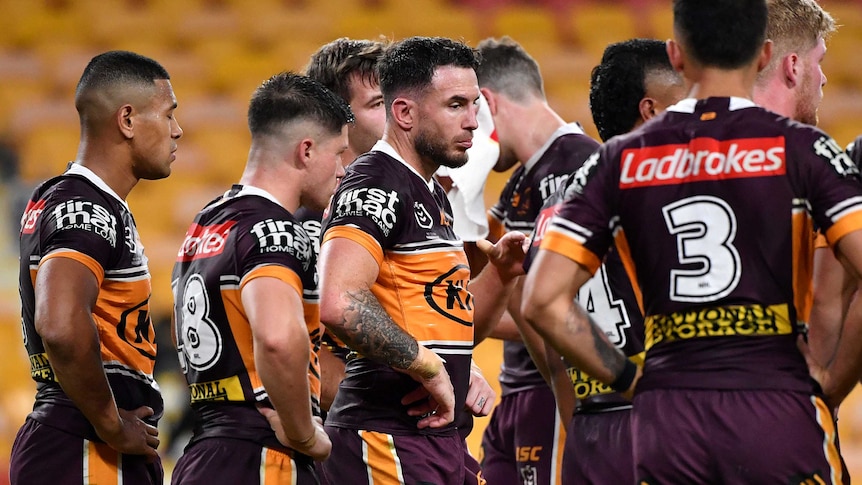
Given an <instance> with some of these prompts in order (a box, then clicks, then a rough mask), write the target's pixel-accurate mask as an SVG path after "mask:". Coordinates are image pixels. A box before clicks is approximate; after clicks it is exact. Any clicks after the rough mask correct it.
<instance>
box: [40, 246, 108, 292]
mask: <svg viewBox="0 0 862 485" xmlns="http://www.w3.org/2000/svg"><path fill="white" fill-rule="evenodd" d="M52 258H68V259H72V260H75V261H77V262H79V263H81V264H83V265H84V266H86V267H87V269H89V270H90V271H92V272H93V275H94V276H95V277H96V281H97V282H98V283H99V286H102V281H104V280H105V268H103V267H102V265H101V264H99V263H98V262H97V261H96V260H95V259H93V258H91V257H90V256H87V255H86V254H84V253H79V252H78V251H72V250H66V249H59V250H57V251H54V252H52V253H50V254H46V255H45V256H43V257H42V259H41V260H39V266H42V263H44V262H45V261H48V260H49V259H52Z"/></svg>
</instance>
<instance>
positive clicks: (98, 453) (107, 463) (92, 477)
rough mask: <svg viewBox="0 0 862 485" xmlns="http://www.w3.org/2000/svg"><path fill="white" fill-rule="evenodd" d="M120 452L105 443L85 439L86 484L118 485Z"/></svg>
mask: <svg viewBox="0 0 862 485" xmlns="http://www.w3.org/2000/svg"><path fill="white" fill-rule="evenodd" d="M121 475H122V469H121V468H120V453H118V452H117V451H116V450H114V449H113V448H111V447H110V446H108V445H107V444H105V443H94V442H92V441H89V440H84V485H118V484H120V483H122V482H121V479H122V478H121Z"/></svg>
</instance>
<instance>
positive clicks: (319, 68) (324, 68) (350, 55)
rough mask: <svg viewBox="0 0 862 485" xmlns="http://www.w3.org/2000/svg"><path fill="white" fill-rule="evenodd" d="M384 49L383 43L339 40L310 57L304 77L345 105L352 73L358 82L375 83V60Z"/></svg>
mask: <svg viewBox="0 0 862 485" xmlns="http://www.w3.org/2000/svg"><path fill="white" fill-rule="evenodd" d="M385 48H386V43H384V42H383V41H373V40H355V39H348V38H347V37H341V38H340V39H335V40H333V41H332V42H330V43H328V44H326V45H324V46H323V47H321V48H320V49H318V50H317V52H315V53H314V54H312V55H311V59H310V60H309V62H308V66H306V68H305V74H306V75H307V76H308V77H310V78H312V79H314V80H316V81H318V82H320V83H321V84H323V85H324V86H326V87H327V89H330V90H331V91H333V92H335V94H337V95H339V96H341V97H342V99H344V100H345V101H347V102H348V103H349V102H350V85H349V80H350V75H351V74H353V73H354V72H356V73H359V76H360V79H361V80H362V82H365V83H368V84H370V85H373V84H379V79H378V77H377V60H378V59H380V56H381V55H382V54H383V50H384V49H385Z"/></svg>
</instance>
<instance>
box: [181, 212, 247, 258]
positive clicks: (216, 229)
mask: <svg viewBox="0 0 862 485" xmlns="http://www.w3.org/2000/svg"><path fill="white" fill-rule="evenodd" d="M235 225H236V221H228V222H225V223H222V224H214V225H212V226H199V225H197V224H192V226H191V227H190V228H189V230H188V232H187V233H186V238H185V239H184V240H183V245H182V246H180V252H179V253H177V261H179V262H181V263H186V262H188V261H193V260H195V259H200V258H209V257H212V256H217V255H219V254H221V253H222V252H223V251H224V246H225V242H226V241H227V237H228V236H229V235H230V229H231V228H232V227H233V226H235Z"/></svg>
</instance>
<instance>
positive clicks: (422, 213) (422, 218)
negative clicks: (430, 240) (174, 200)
mask: <svg viewBox="0 0 862 485" xmlns="http://www.w3.org/2000/svg"><path fill="white" fill-rule="evenodd" d="M413 215H415V216H416V223H417V224H419V227H421V228H422V229H431V226H432V225H433V224H434V220H433V219H431V214H429V213H428V209H426V208H425V206H424V205H422V204H421V203H420V202H414V203H413Z"/></svg>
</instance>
